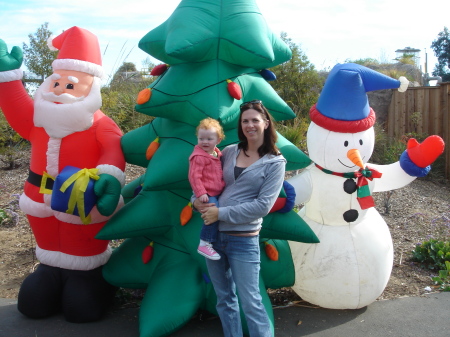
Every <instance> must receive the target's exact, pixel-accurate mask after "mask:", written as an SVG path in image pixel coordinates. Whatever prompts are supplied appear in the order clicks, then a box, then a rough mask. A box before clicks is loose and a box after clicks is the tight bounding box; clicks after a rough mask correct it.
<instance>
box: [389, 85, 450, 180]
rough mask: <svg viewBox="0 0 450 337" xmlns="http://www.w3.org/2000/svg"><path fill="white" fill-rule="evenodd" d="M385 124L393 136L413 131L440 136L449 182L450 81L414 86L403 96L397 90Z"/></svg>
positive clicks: (394, 92)
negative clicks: (435, 85) (442, 142)
mask: <svg viewBox="0 0 450 337" xmlns="http://www.w3.org/2000/svg"><path fill="white" fill-rule="evenodd" d="M386 124H387V126H386V127H387V132H388V135H389V136H391V137H396V138H399V137H401V136H402V135H404V134H406V133H410V132H414V133H417V134H427V135H439V136H441V137H442V138H443V139H444V142H445V151H444V154H443V156H445V175H446V177H447V179H450V82H445V83H441V85H440V86H437V87H412V88H408V90H407V91H406V92H404V93H400V92H398V90H394V91H393V95H392V100H391V104H390V106H389V112H388V117H387V123H386Z"/></svg>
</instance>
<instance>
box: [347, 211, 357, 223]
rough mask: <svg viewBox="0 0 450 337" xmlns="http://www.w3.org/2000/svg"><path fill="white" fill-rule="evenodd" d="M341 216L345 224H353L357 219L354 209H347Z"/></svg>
mask: <svg viewBox="0 0 450 337" xmlns="http://www.w3.org/2000/svg"><path fill="white" fill-rule="evenodd" d="M343 216H344V220H345V221H346V222H353V221H355V220H356V219H358V216H359V213H358V211H357V210H356V209H349V210H348V211H347V212H345V213H344V214H343Z"/></svg>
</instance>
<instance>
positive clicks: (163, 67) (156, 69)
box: [150, 63, 169, 76]
mask: <svg viewBox="0 0 450 337" xmlns="http://www.w3.org/2000/svg"><path fill="white" fill-rule="evenodd" d="M168 68H169V65H168V64H165V63H162V64H158V65H157V66H156V67H154V68H153V69H152V71H151V72H150V75H152V76H159V75H161V74H163V73H164V72H165V71H166V70H167V69H168Z"/></svg>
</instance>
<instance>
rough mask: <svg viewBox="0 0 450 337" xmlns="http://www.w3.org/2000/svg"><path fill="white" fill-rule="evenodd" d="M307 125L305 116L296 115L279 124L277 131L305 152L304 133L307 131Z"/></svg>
mask: <svg viewBox="0 0 450 337" xmlns="http://www.w3.org/2000/svg"><path fill="white" fill-rule="evenodd" d="M308 127H309V121H308V120H306V119H305V118H300V117H296V118H294V119H292V120H289V121H285V122H284V123H283V124H279V125H278V127H277V131H278V132H279V133H280V134H281V135H282V136H283V137H284V138H286V139H287V140H288V141H290V142H291V143H292V144H294V145H295V146H297V147H298V148H299V149H300V150H302V151H303V152H306V151H307V147H306V133H307V131H308Z"/></svg>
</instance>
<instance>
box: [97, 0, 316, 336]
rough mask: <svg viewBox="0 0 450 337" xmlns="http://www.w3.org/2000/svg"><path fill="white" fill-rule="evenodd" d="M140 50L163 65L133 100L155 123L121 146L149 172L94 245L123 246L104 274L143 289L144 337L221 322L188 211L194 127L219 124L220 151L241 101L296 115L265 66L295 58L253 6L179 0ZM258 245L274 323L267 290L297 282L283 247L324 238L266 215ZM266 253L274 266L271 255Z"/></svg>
mask: <svg viewBox="0 0 450 337" xmlns="http://www.w3.org/2000/svg"><path fill="white" fill-rule="evenodd" d="M139 47H140V48H141V49H142V50H144V51H145V52H147V53H148V54H149V55H151V56H153V57H155V58H156V59H159V60H161V61H162V62H164V63H163V64H161V65H159V66H157V67H156V68H154V69H153V72H152V73H153V74H154V75H158V78H157V80H156V81H154V82H153V83H152V84H151V85H150V87H149V88H146V89H144V90H142V91H141V93H140V94H139V95H138V98H137V105H136V110H137V111H138V112H141V113H144V114H147V115H149V116H155V117H156V118H155V119H154V120H153V121H152V122H151V123H150V124H148V125H146V126H143V127H141V128H139V129H136V130H133V131H131V132H129V133H127V134H126V135H125V136H123V138H122V148H123V151H124V154H125V158H126V161H127V162H128V163H131V164H135V165H139V166H142V167H146V168H147V170H146V173H145V175H143V176H141V177H140V178H138V179H136V180H135V181H133V182H131V183H130V184H128V185H127V186H125V188H124V189H123V195H124V198H125V200H126V202H127V203H126V205H125V206H124V207H123V208H122V209H121V210H120V211H119V212H118V213H116V214H115V216H114V217H113V218H112V219H111V221H110V222H109V223H108V224H107V225H106V226H105V227H104V229H103V230H102V231H101V232H100V233H99V235H98V236H97V237H98V238H102V239H120V238H127V240H126V241H125V242H124V243H123V244H122V245H121V246H120V247H119V248H117V249H116V250H115V251H114V253H113V255H112V257H111V259H110V261H109V262H108V264H107V265H106V266H105V268H104V276H105V278H106V279H107V280H108V281H109V282H110V283H112V284H114V285H116V286H120V287H124V288H145V289H146V293H145V296H144V299H143V301H142V306H141V310H140V332H141V336H165V335H168V334H170V333H172V332H173V331H175V330H177V329H179V328H180V327H181V326H183V325H184V324H185V323H186V322H188V321H189V319H191V318H192V316H193V315H194V314H195V313H196V312H197V310H198V309H204V310H208V311H210V312H211V313H213V314H216V309H215V304H216V297H215V293H214V289H213V287H212V284H211V282H210V280H209V276H208V272H207V269H206V265H205V258H204V257H203V256H201V255H200V254H198V253H197V246H198V241H199V233H200V229H201V226H202V219H201V217H200V215H199V213H197V212H195V211H194V212H192V208H191V205H190V198H191V196H192V189H191V187H190V184H189V181H188V167H189V160H188V158H189V155H190V154H191V152H192V151H193V148H194V146H195V145H196V144H197V138H196V135H195V128H196V127H197V125H198V123H199V121H200V120H202V119H204V118H206V117H212V118H214V119H217V120H218V121H219V122H220V123H221V124H222V126H223V128H224V130H225V134H226V138H225V140H224V141H222V143H220V148H223V147H225V146H227V145H229V144H233V143H237V142H238V137H237V124H238V119H239V107H240V104H241V103H242V102H246V101H250V100H254V99H259V100H262V101H263V103H264V105H265V106H266V107H267V109H268V110H269V111H270V113H271V114H272V116H273V117H274V119H275V120H276V121H280V120H286V119H291V118H293V117H295V115H294V113H293V112H292V110H291V109H290V108H289V106H288V105H287V104H286V103H285V102H284V101H283V100H282V99H281V98H280V97H279V96H278V95H277V94H276V92H275V91H274V90H273V89H272V87H271V86H270V85H269V84H268V83H267V80H271V79H273V77H274V75H273V73H271V72H270V71H269V70H267V68H270V67H273V66H275V65H278V64H281V63H283V62H285V61H287V60H289V58H290V57H291V51H290V49H289V48H288V47H287V46H286V45H285V44H284V43H283V42H282V41H281V40H280V39H279V38H278V37H276V36H275V35H274V34H273V33H272V32H271V31H270V30H269V29H268V27H267V25H266V22H265V20H264V18H263V17H262V15H261V13H260V11H259V9H258V7H257V6H256V4H255V2H254V1H252V0H235V1H231V0H220V1H219V0H203V1H195V0H183V1H182V2H181V3H180V4H179V6H178V7H177V8H176V10H175V11H174V12H173V14H172V15H171V16H170V17H169V19H168V20H167V21H165V22H164V23H163V24H161V25H160V26H158V27H156V28H155V29H153V30H152V31H150V32H149V33H148V34H147V35H146V36H144V37H143V38H142V39H141V41H140V43H139ZM277 146H278V147H279V149H280V151H281V152H282V154H283V155H284V157H285V158H286V160H287V165H286V170H297V169H300V168H303V167H306V166H307V165H308V164H309V163H310V160H309V158H308V157H307V156H306V155H305V154H303V153H302V152H301V151H300V150H299V149H297V148H296V147H295V146H294V145H293V144H291V143H290V142H289V141H287V140H286V139H285V138H283V137H282V136H281V135H278V143H277ZM283 192H284V191H282V192H281V193H280V198H279V201H280V204H281V205H282V206H283V204H284V202H285V201H286V196H285V195H284V194H283ZM277 203H278V202H277ZM284 211H285V209H284ZM260 237H261V248H262V249H261V252H262V254H261V255H262V256H261V280H260V286H261V293H262V295H263V301H264V304H265V306H266V310H267V312H268V314H269V317H270V319H271V321H272V324H273V312H272V307H271V303H270V299H269V297H268V296H267V293H266V289H267V288H273V289H274V288H275V289H276V288H280V287H288V286H292V285H293V284H294V281H295V271H294V265H293V261H292V256H291V252H290V248H289V245H288V243H287V241H286V240H293V241H299V242H306V243H317V242H318V240H317V237H316V236H315V235H314V233H313V232H312V231H311V229H310V228H309V227H308V225H307V224H306V223H305V222H304V221H303V220H302V219H301V218H300V217H299V216H298V215H297V214H296V213H295V212H294V211H292V210H290V211H287V212H283V213H281V212H279V211H274V212H271V213H269V214H268V215H267V216H266V217H265V218H264V223H263V228H262V230H261V232H260ZM266 247H270V249H271V250H272V251H274V250H275V251H276V253H278V258H276V257H274V255H275V256H276V255H277V254H276V253H275V254H265V253H264V252H265V251H267V250H265V248H266ZM243 322H245V320H243ZM245 329H246V327H245V326H244V330H245Z"/></svg>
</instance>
